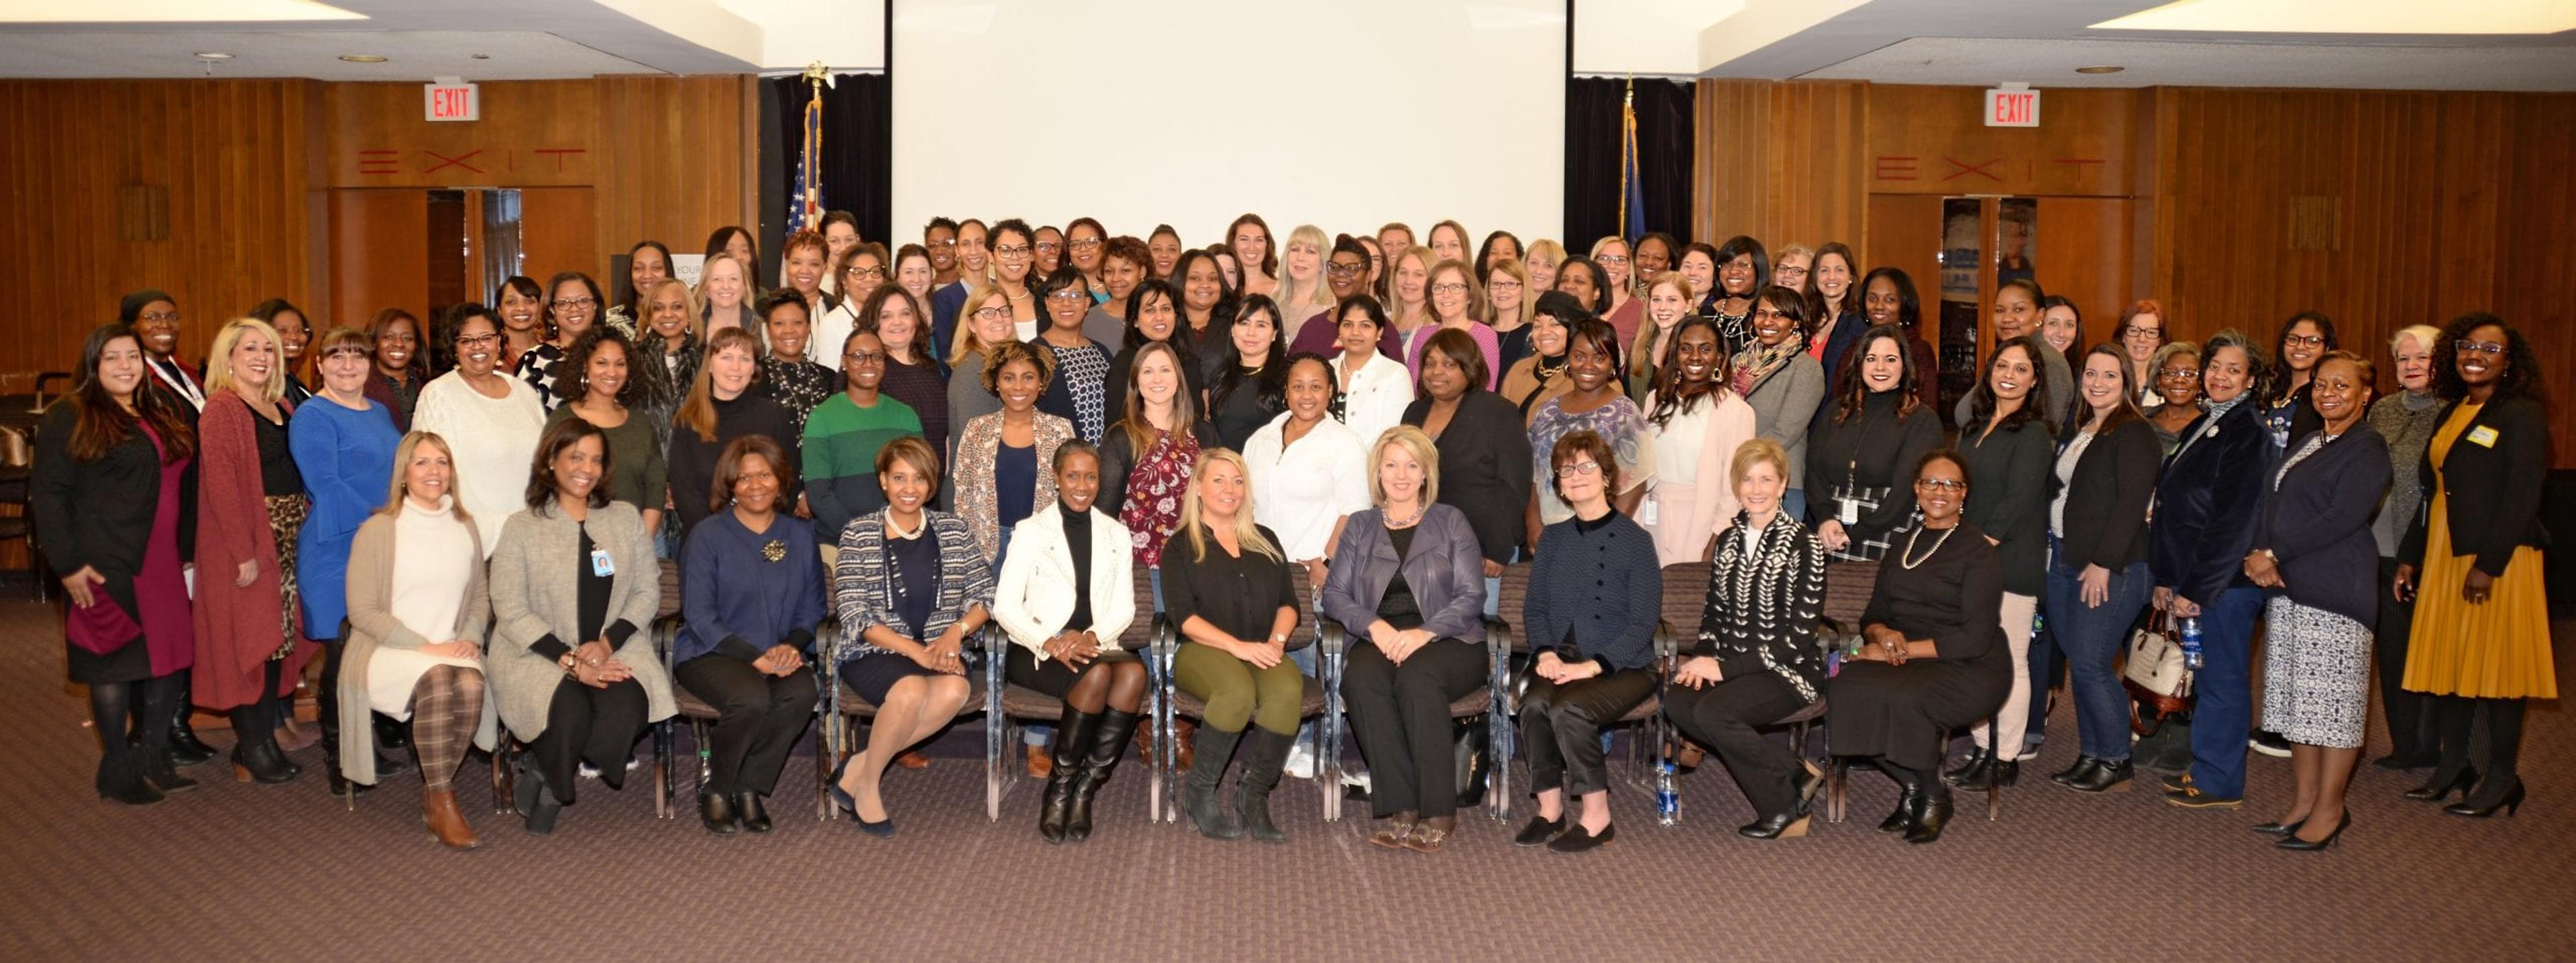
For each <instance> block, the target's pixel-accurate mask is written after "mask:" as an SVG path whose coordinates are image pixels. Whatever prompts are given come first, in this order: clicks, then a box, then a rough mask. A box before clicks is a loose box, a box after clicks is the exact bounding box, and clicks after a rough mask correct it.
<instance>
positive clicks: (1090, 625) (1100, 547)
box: [993, 348, 1145, 843]
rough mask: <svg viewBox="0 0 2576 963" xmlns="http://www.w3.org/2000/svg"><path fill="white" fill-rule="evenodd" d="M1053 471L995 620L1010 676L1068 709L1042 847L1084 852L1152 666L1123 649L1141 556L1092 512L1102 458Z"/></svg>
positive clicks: (1077, 457)
mask: <svg viewBox="0 0 2576 963" xmlns="http://www.w3.org/2000/svg"><path fill="white" fill-rule="evenodd" d="M1004 350H1006V351H1007V350H1010V349H1009V348H1005V349H1004ZM1005 374H1006V375H1007V374H1008V372H1007V371H1006V372H1005ZM1041 417H1043V416H1041ZM1053 461H1054V465H1053V469H1054V474H1055V484H1054V486H1053V487H1054V489H1055V492H1054V493H1055V498H1056V501H1055V504H1052V505H1046V506H1043V507H1040V508H1039V509H1038V510H1037V511H1036V512H1034V513H1031V514H1030V515H1029V517H1028V518H1027V519H1026V520H1024V521H1022V522H1020V523H1019V524H1018V525H1016V526H1013V527H1012V530H1011V545H1012V550H1011V551H1010V552H1009V553H1008V554H1006V555H1005V556H1004V557H1003V561H1002V578H1001V582H1000V584H999V585H998V586H996V587H995V588H994V590H993V598H994V604H993V618H994V619H995V620H996V621H999V622H1000V623H1002V631H1004V632H1007V633H1009V634H1010V636H1011V652H1010V658H1009V661H1007V662H1005V663H1004V664H1003V667H1002V668H1003V672H1004V674H1005V675H1006V676H1007V677H1008V678H1009V679H1010V680H1011V684H1012V685H1016V686H1023V687H1026V688H1030V689H1035V690H1037V691H1039V692H1043V693H1046V694H1047V695H1050V696H1053V697H1055V698H1058V699H1062V700H1064V716H1063V719H1062V720H1061V721H1059V722H1058V723H1057V724H1056V738H1055V760H1054V762H1055V766H1054V768H1053V769H1051V770H1049V771H1048V773H1047V784H1046V800H1045V804H1044V805H1043V806H1042V807H1041V808H1040V809H1039V811H1038V836H1039V838H1041V839H1044V840H1046V841H1047V842H1050V843H1054V842H1062V841H1064V840H1067V839H1071V840H1073V841H1074V842H1077V843H1078V842H1081V841H1083V840H1085V839H1089V838H1091V800H1092V797H1093V796H1096V795H1098V794H1099V792H1100V786H1101V784H1103V783H1106V782H1108V781H1109V773H1110V771H1111V770H1113V769H1116V768H1118V757H1119V754H1120V753H1122V752H1124V751H1126V748H1127V740H1128V738H1129V737H1130V736H1133V735H1135V733H1136V713H1137V710H1138V707H1140V706H1141V705H1143V703H1144V701H1145V663H1144V662H1143V661H1142V660H1140V659H1138V658H1137V657H1136V656H1135V654H1134V653H1131V652H1127V651H1124V650H1122V649H1120V648H1119V647H1118V637H1119V636H1120V635H1122V634H1125V633H1126V631H1127V626H1128V625H1129V624H1130V623H1133V622H1134V621H1136V576H1135V569H1134V562H1133V557H1134V552H1133V551H1132V550H1131V549H1130V548H1129V543H1128V540H1127V538H1128V536H1127V526H1124V525H1120V524H1118V520H1117V519H1115V518H1111V517H1109V515H1108V514H1107V513H1105V512H1100V511H1096V510H1094V509H1093V507H1092V505H1093V500H1094V499H1095V498H1097V497H1098V496H1099V495H1100V453H1099V452H1098V451H1097V450H1095V449H1093V448H1092V447H1091V444H1090V443H1089V442H1085V441H1079V440H1067V441H1064V442H1062V443H1061V444H1058V445H1057V446H1056V448H1055V453H1054V456H1053Z"/></svg>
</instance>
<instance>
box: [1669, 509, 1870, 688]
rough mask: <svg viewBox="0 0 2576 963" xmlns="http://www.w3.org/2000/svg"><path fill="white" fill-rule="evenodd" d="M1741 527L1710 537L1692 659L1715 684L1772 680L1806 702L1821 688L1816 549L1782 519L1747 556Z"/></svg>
mask: <svg viewBox="0 0 2576 963" xmlns="http://www.w3.org/2000/svg"><path fill="white" fill-rule="evenodd" d="M1745 521H1746V516H1745V514H1744V513H1743V512H1741V511H1739V512H1737V513H1736V514H1735V520H1734V521H1733V522H1731V523H1729V524H1728V525H1727V526H1726V530H1725V531H1722V532H1719V533H1718V534H1717V554H1716V558H1715V560H1714V561H1713V562H1712V563H1711V564H1710V565H1709V569H1708V602H1707V603H1706V607H1704V608H1702V609H1701V610H1700V617H1699V645H1698V647H1697V650H1696V654H1699V655H1705V656H1709V657H1711V658H1714V659H1716V660H1717V662H1718V671H1719V674H1720V676H1721V677H1722V678H1727V679H1733V678H1737V677H1740V676H1746V675H1751V674H1753V673H1756V672H1777V673H1779V674H1780V679H1781V680H1782V681H1784V682H1787V683H1789V687H1790V688H1792V689H1795V690H1797V692H1798V698H1799V699H1800V700H1803V701H1806V702H1814V701H1816V696H1817V694H1818V693H1820V692H1821V691H1823V689H1824V683H1825V656H1824V652H1823V651H1822V650H1821V649H1819V648H1817V646H1816V621H1817V620H1818V619H1821V618H1823V617H1824V614H1825V546H1824V543H1822V542H1818V541H1816V537H1815V536H1814V535H1812V534H1809V533H1808V532H1807V527H1806V526H1804V525H1801V524H1798V522H1797V520H1795V519H1792V518H1789V517H1787V516H1785V515H1784V516H1781V517H1778V518H1774V519H1772V520H1771V524H1769V525H1766V526H1764V527H1763V529H1762V533H1761V534H1760V535H1758V536H1755V543H1754V549H1753V550H1752V551H1750V552H1748V551H1745V548H1744V525H1745ZM1851 628H1853V629H1857V628H1858V626H1852V627H1851Z"/></svg>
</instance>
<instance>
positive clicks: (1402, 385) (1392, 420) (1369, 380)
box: [1333, 351, 1413, 507]
mask: <svg viewBox="0 0 2576 963" xmlns="http://www.w3.org/2000/svg"><path fill="white" fill-rule="evenodd" d="M1349 353H1350V352H1347V351H1345V352H1342V353H1341V354H1337V355H1335V356H1334V357H1333V379H1334V380H1335V381H1338V382H1340V383H1341V387H1342V423H1343V424H1345V425H1349V426H1350V429H1351V433H1352V434H1355V435H1358V436H1359V439H1360V444H1361V445H1363V446H1366V445H1374V444H1376V443H1377V436H1379V435H1381V434H1384V433H1386V430H1387V429H1389V428H1393V427H1395V426H1397V425H1400V424H1403V423H1404V409H1405V406H1407V405H1410V404H1412V403H1413V379H1412V376H1410V375H1408V374H1406V373H1405V370H1404V363H1403V362H1401V361H1397V360H1395V359H1393V358H1389V357H1387V356H1385V355H1383V354H1377V353H1376V352H1370V355H1371V357H1370V358H1369V359H1368V363H1367V364H1364V365H1361V366H1360V370H1359V373H1357V374H1346V371H1347V368H1346V366H1345V365H1344V364H1343V363H1342V361H1343V356H1345V355H1348V354H1349ZM1363 507H1365V506H1363Z"/></svg>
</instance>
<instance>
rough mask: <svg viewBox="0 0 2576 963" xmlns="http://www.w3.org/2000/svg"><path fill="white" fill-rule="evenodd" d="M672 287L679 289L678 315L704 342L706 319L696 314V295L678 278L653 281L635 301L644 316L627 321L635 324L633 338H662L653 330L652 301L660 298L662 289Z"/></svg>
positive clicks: (686, 283) (687, 283)
mask: <svg viewBox="0 0 2576 963" xmlns="http://www.w3.org/2000/svg"><path fill="white" fill-rule="evenodd" d="M672 287H675V288H679V289H680V315H681V317H683V318H686V319H688V322H689V330H690V331H692V332H695V333H696V334H697V336H698V339H699V340H701V341H703V340H706V337H707V333H706V331H705V330H703V329H704V328H705V327H706V324H707V319H706V318H705V317H704V316H702V315H700V314H699V313H698V293H697V292H695V291H691V290H689V282H687V281H683V280H680V279H679V278H663V279H661V280H659V281H655V282H653V286H652V287H649V288H645V289H644V296H643V297H641V298H637V299H636V301H635V305H636V307H637V308H639V309H641V310H642V311H643V312H644V316H643V317H639V318H628V319H627V320H629V321H632V322H634V323H635V337H636V338H637V339H639V340H640V339H643V338H659V337H661V336H662V334H661V332H659V331H655V330H653V299H654V298H657V297H660V296H662V289H663V288H672Z"/></svg>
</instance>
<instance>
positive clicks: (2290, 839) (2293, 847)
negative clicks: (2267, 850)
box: [2272, 809, 2352, 853]
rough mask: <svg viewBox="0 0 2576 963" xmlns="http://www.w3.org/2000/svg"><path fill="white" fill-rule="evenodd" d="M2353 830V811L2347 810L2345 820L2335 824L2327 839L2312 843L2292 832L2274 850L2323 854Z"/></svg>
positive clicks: (2344, 815) (2274, 846) (2274, 845)
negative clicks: (2348, 830) (2344, 832)
mask: <svg viewBox="0 0 2576 963" xmlns="http://www.w3.org/2000/svg"><path fill="white" fill-rule="evenodd" d="M2351 828H2352V811H2351V810H2349V809H2347V810H2345V811H2344V814H2343V820H2342V821H2340V822H2337V823H2335V828H2334V832H2331V833H2327V834H2326V838H2324V839H2320V840H2316V841H2314V842H2311V841H2308V840H2305V839H2300V838H2299V835H2298V833H2296V832H2292V833H2291V834H2290V835H2287V836H2283V837H2281V841H2280V842H2277V843H2273V844H2272V848H2274V849H2286V850H2289V851H2291V852H2294V853H2315V852H2323V851H2324V850H2325V849H2326V847H2329V846H2332V845H2334V844H2335V840H2338V839H2342V838H2343V831H2344V830H2347V829H2351Z"/></svg>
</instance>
